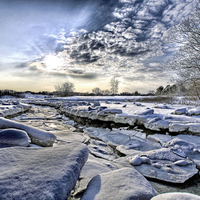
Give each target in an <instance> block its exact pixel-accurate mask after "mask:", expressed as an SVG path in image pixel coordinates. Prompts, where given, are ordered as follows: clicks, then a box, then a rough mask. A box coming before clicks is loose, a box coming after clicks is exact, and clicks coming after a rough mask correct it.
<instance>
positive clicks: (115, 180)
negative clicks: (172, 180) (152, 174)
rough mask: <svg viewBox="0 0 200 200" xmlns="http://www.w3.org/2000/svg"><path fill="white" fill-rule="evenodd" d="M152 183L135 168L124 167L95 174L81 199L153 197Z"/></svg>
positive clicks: (111, 199) (115, 199)
mask: <svg viewBox="0 0 200 200" xmlns="http://www.w3.org/2000/svg"><path fill="white" fill-rule="evenodd" d="M155 195H156V192H155V190H154V189H153V187H152V186H151V184H150V183H149V182H148V181H147V180H146V179H145V178H144V177H143V176H142V175H141V174H140V173H139V172H137V171H136V170H135V169H133V168H122V169H119V170H115V171H112V172H108V173H102V174H99V175H97V176H95V177H94V178H93V179H92V180H91V181H90V183H89V184H88V187H87V190H86V191H85V193H84V194H83V196H82V198H81V200H105V199H109V200H122V199H151V198H152V197H153V196H155Z"/></svg>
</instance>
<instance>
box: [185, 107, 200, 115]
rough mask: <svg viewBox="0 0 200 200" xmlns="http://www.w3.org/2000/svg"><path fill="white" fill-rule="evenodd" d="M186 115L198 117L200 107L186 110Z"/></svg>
mask: <svg viewBox="0 0 200 200" xmlns="http://www.w3.org/2000/svg"><path fill="white" fill-rule="evenodd" d="M187 115H189V116H193V115H200V107H196V108H191V109H189V110H187Z"/></svg>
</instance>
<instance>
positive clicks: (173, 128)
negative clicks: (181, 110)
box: [169, 123, 190, 133]
mask: <svg viewBox="0 0 200 200" xmlns="http://www.w3.org/2000/svg"><path fill="white" fill-rule="evenodd" d="M189 126H190V125H189V124H183V123H171V124H170V125H169V131H170V132H176V133H179V132H183V131H187V130H188V129H189Z"/></svg>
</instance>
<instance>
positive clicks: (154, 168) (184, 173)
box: [127, 148, 198, 183]
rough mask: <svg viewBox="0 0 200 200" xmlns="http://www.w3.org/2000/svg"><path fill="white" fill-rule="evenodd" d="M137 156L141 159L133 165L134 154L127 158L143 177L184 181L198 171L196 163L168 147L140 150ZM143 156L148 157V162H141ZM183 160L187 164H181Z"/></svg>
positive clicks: (177, 181)
mask: <svg viewBox="0 0 200 200" xmlns="http://www.w3.org/2000/svg"><path fill="white" fill-rule="evenodd" d="M137 156H138V157H140V158H141V161H142V162H141V164H140V165H138V166H136V165H134V162H135V161H134V159H135V158H136V157H135V156H133V157H131V156H130V157H128V158H127V159H128V160H129V162H130V163H131V164H133V165H134V167H135V169H137V170H138V171H139V172H140V173H141V174H143V175H144V176H145V177H149V178H154V179H158V180H163V181H166V182H172V183H184V182H185V181H186V180H188V179H189V178H191V177H192V176H194V175H195V174H197V173H198V170H197V169H196V165H195V164H194V163H193V162H192V161H190V160H188V159H185V158H183V157H180V156H178V155H176V154H175V153H173V152H172V151H171V150H170V149H169V148H162V149H156V150H152V151H148V152H142V153H140V154H138V155H137ZM144 157H145V159H148V162H146V163H145V162H143V158H144ZM137 159H138V160H140V159H139V158H137ZM183 161H184V162H185V163H186V162H187V165H186V164H183ZM181 162H182V165H181V164H180V163H181ZM177 163H178V164H177Z"/></svg>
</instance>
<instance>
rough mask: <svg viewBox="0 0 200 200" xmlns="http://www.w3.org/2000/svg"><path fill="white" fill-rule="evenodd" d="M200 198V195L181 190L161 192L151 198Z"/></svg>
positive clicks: (156, 199) (182, 199)
mask: <svg viewBox="0 0 200 200" xmlns="http://www.w3.org/2000/svg"><path fill="white" fill-rule="evenodd" d="M179 199H180V200H200V196H197V195H194V194H190V193H185V192H183V193H181V192H171V193H165V194H159V195H157V196H155V197H153V198H151V200H179Z"/></svg>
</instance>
